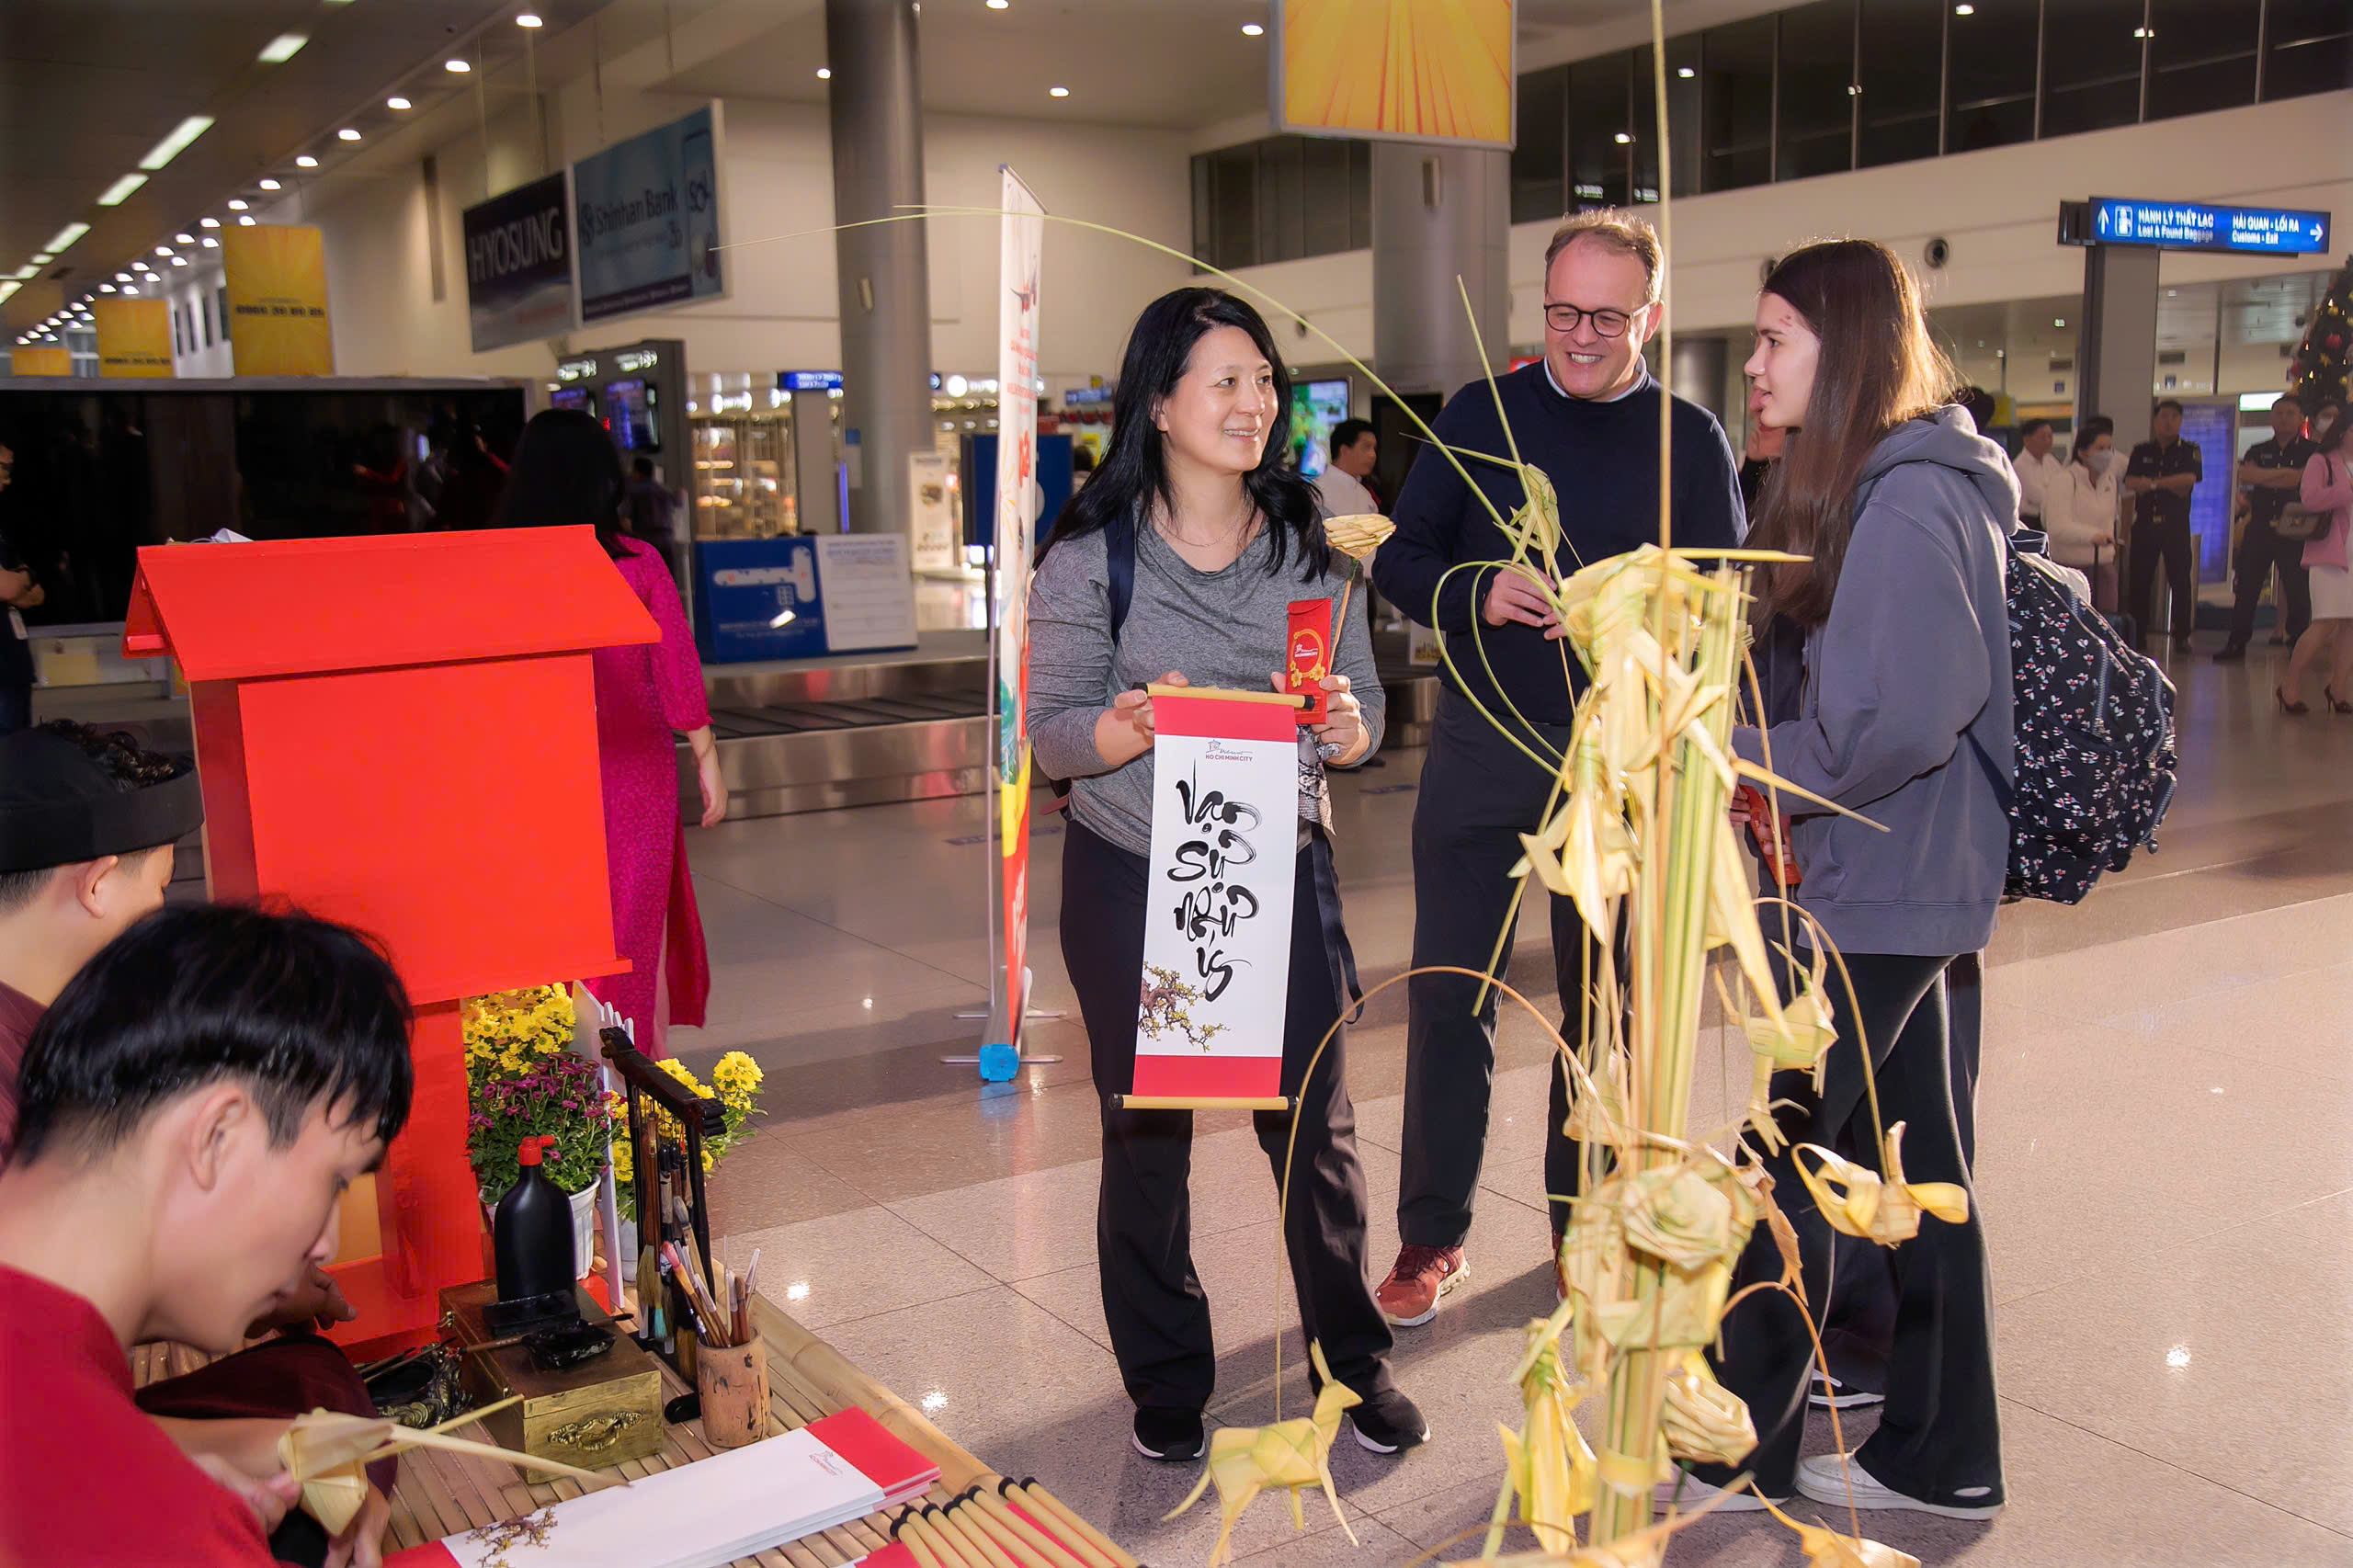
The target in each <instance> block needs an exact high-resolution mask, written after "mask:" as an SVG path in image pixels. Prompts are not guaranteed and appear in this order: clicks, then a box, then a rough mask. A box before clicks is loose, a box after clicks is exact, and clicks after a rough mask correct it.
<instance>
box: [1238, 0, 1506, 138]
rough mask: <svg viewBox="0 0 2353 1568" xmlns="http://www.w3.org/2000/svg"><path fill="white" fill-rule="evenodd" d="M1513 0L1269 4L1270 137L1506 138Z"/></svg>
mask: <svg viewBox="0 0 2353 1568" xmlns="http://www.w3.org/2000/svg"><path fill="white" fill-rule="evenodd" d="M1512 9H1513V0H1279V4H1278V5H1277V6H1276V8H1275V26H1276V31H1277V34H1278V37H1277V47H1278V50H1279V53H1278V54H1277V56H1276V59H1277V62H1278V67H1279V74H1278V76H1277V79H1276V84H1275V113H1276V117H1277V119H1278V121H1279V123H1278V124H1277V126H1276V129H1277V130H1279V131H1301V132H1304V133H1305V134H1307V135H1310V136H1317V135H1323V136H1333V135H1358V136H1381V137H1396V138H1399V139H1402V140H1404V141H1410V142H1476V143H1484V144H1486V145H1488V146H1495V147H1508V146H1510V145H1511V142H1512V71H1513V53H1512V41H1513V33H1512V26H1513V17H1512Z"/></svg>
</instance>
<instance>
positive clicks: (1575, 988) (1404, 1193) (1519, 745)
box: [1372, 210, 1742, 1325]
mask: <svg viewBox="0 0 2353 1568" xmlns="http://www.w3.org/2000/svg"><path fill="white" fill-rule="evenodd" d="M1664 274H1665V256H1664V255H1663V254H1662V252H1661V250H1660V247H1659V241H1658V233H1657V231H1656V230H1654V229H1653V228H1652V227H1651V225H1650V224H1649V222H1647V221H1645V220H1643V219H1642V218H1640V217H1637V216H1635V215H1634V214H1632V213H1630V212H1621V211H1616V210H1602V211H1594V212H1581V213H1579V214H1577V215H1576V216H1574V217H1573V218H1570V219H1568V220H1566V221H1565V222H1563V223H1562V224H1561V225H1560V227H1559V228H1558V229H1556V230H1554V231H1553V234H1552V244H1551V246H1550V248H1549V250H1548V252H1547V254H1546V256H1545V263H1544V354H1543V357H1542V358H1540V359H1539V360H1537V361H1536V362H1535V363H1534V364H1532V365H1525V366H1522V367H1521V368H1520V369H1517V370H1514V371H1512V372H1511V373H1510V374H1508V375H1502V376H1498V377H1496V378H1495V388H1494V390H1490V389H1489V387H1488V384H1487V382H1486V381H1474V382H1472V384H1470V385H1469V386H1467V387H1464V388H1463V389H1462V390H1461V392H1457V393H1456V394H1455V395H1454V397H1453V398H1452V399H1451V400H1450V401H1449V403H1447V405H1446V407H1445V408H1444V409H1443V410H1441V411H1440V413H1439V414H1438V419H1437V421H1436V422H1435V426H1434V428H1435V429H1436V431H1437V434H1438V438H1439V439H1440V440H1442V441H1444V442H1446V443H1447V444H1448V445H1449V446H1451V447H1455V448H1459V449H1469V450H1472V451H1477V452H1483V453H1486V454H1489V455H1490V456H1492V457H1494V458H1496V459H1500V460H1504V461H1506V462H1508V461H1509V460H1510V459H1511V457H1512V455H1513V454H1514V452H1515V449H1516V451H1517V454H1518V457H1519V459H1520V460H1523V461H1525V462H1527V463H1528V464H1529V465H1530V466H1531V467H1533V468H1535V469H1537V470H1539V471H1540V472H1542V473H1543V474H1544V475H1545V476H1546V477H1548V478H1549V479H1550V480H1551V481H1552V487H1553V489H1554V490H1555V491H1556V492H1557V493H1558V494H1559V497H1560V519H1561V535H1562V537H1561V544H1560V547H1559V549H1558V550H1557V551H1555V552H1554V555H1553V559H1552V560H1551V561H1549V562H1542V563H1541V569H1542V570H1544V571H1545V572H1547V573H1549V574H1552V575H1554V576H1566V575H1567V574H1570V573H1573V572H1574V571H1576V570H1577V569H1578V568H1579V567H1582V566H1587V565H1590V564H1592V563H1594V562H1598V561H1603V560H1607V559H1608V557H1610V556H1613V555H1620V554H1623V553H1624V552H1626V551H1630V550H1633V549H1636V548H1637V547H1639V546H1642V545H1644V544H1656V543H1657V542H1658V536H1659V400H1660V399H1662V398H1665V397H1667V396H1668V395H1669V394H1668V392H1666V390H1665V388H1663V387H1661V386H1660V385H1659V383H1658V382H1657V381H1655V380H1654V379H1653V378H1652V376H1651V374H1650V372H1649V371H1648V370H1647V369H1645V368H1644V367H1643V344H1645V343H1647V342H1648V341H1649V340H1650V338H1651V336H1652V335H1653V334H1654V333H1656V332H1657V331H1658V328H1659V323H1660V320H1661V316H1662V312H1663V310H1664V306H1663V305H1662V303H1661V299H1660V294H1661V283H1662V280H1663V278H1664ZM1499 402H1500V404H1501V407H1500V409H1498V406H1497V405H1498V403H1499ZM1668 412H1669V415H1670V416H1671V418H1672V420H1673V422H1674V423H1673V454H1674V471H1673V472H1672V474H1671V475H1670V476H1669V494H1668V497H1667V499H1668V503H1669V507H1670V510H1671V512H1672V516H1673V519H1674V542H1675V544H1676V545H1677V546H1678V547H1680V548H1684V549H1689V550H1696V551H1709V550H1723V549H1727V548H1729V547H1731V546H1733V545H1734V544H1736V543H1738V542H1739V539H1740V529H1741V517H1742V511H1741V501H1740V481H1739V470H1738V466H1737V465H1736V464H1735V462H1734V461H1733V452H1732V444H1731V443H1730V442H1729V441H1727V440H1726V439H1725V438H1724V432H1723V426H1721V425H1719V424H1717V423H1716V416H1715V415H1712V414H1711V413H1709V412H1708V411H1707V410H1706V409H1704V408H1701V407H1700V406H1699V404H1697V403H1692V402H1690V401H1688V399H1684V398H1679V397H1678V398H1675V399H1674V400H1673V401H1672V403H1670V404H1669V408H1668ZM1506 419H1507V420H1508V423H1509V431H1508V437H1509V438H1508V439H1507V438H1506V428H1505V422H1506ZM1465 470H1467V471H1468V473H1467V475H1466V473H1465V472H1463V471H1465ZM1473 483H1475V484H1476V485H1477V486H1478V493H1477V494H1473V492H1472V488H1471V487H1472V484H1473ZM1527 500H1528V496H1527V494H1525V492H1524V491H1523V489H1522V486H1521V484H1520V482H1519V480H1518V477H1517V476H1516V475H1515V474H1514V473H1513V472H1512V471H1511V470H1510V469H1509V468H1507V467H1500V466H1497V464H1495V463H1493V462H1483V461H1480V460H1476V459H1469V460H1462V461H1461V464H1460V466H1459V467H1458V465H1457V463H1456V462H1455V461H1452V460H1449V459H1448V457H1447V456H1446V454H1444V453H1442V452H1439V451H1438V450H1436V449H1425V450H1423V451H1422V452H1421V454H1420V455H1419V456H1418V457H1417V458H1415V460H1414V466H1413V469H1412V471H1411V472H1408V473H1407V474H1406V476H1405V483H1404V488H1403V490H1402V491H1401V492H1400V493H1399V494H1398V497H1397V505H1396V506H1395V508H1394V509H1393V511H1392V514H1391V516H1392V517H1393V518H1394V519H1395V521H1396V525H1397V531H1396V533H1395V534H1394V535H1393V536H1392V538H1391V539H1390V540H1388V542H1387V543H1385V544H1383V545H1382V546H1381V551H1380V552H1379V553H1378V554H1377V555H1375V556H1374V557H1373V560H1372V580H1373V585H1375V586H1376V587H1378V588H1379V589H1380V590H1381V597H1382V598H1384V599H1386V600H1388V601H1389V602H1390V603H1391V604H1393V605H1395V606H1396V607H1397V608H1399V609H1401V610H1403V611H1404V612H1405V614H1407V615H1409V616H1411V617H1413V618H1414V619H1415V620H1417V621H1420V622H1421V623H1422V624H1424V625H1426V626H1430V627H1435V628H1436V629H1437V630H1438V631H1439V632H1440V633H1441V634H1443V636H1444V637H1445V640H1446V642H1445V646H1446V648H1447V651H1448V653H1449V660H1450V667H1449V668H1448V669H1447V671H1446V673H1445V677H1444V678H1445V685H1444V689H1443V691H1442V693H1441V695H1440V696H1439V698H1438V715H1437V720H1436V722H1435V723H1434V724H1433V726H1432V729H1431V733H1430V743H1429V755H1428V758H1427V761H1425V762H1424V764H1423V765H1422V778H1421V790H1420V793H1419V795H1418V796H1417V797H1416V804H1415V808H1414V967H1415V969H1417V970H1425V969H1429V968H1433V967H1449V968H1454V969H1461V970H1470V971H1474V972H1475V971H1482V970H1485V969H1486V968H1488V966H1489V965H1490V964H1493V963H1495V954H1496V938H1497V937H1499V936H1500V935H1501V934H1502V932H1503V930H1504V922H1505V920H1506V915H1507V913H1508V912H1509V911H1510V910H1511V909H1512V908H1513V907H1514V904H1513V897H1514V884H1513V881H1512V878H1511V868H1512V865H1513V863H1514V862H1515V861H1517V860H1518V859H1519V858H1520V856H1521V854H1522V848H1521V846H1520V842H1519V835H1521V834H1523V833H1533V832H1535V831H1536V829H1537V827H1538V825H1539V824H1540V821H1541V819H1542V817H1543V815H1544V809H1545V802H1546V801H1547V800H1549V799H1550V798H1551V796H1552V789H1553V784H1554V773H1553V769H1552V767H1550V766H1547V765H1541V764H1539V763H1538V762H1536V761H1533V760H1531V758H1532V757H1548V758H1550V757H1558V756H1560V755H1561V753H1562V749H1563V746H1564V745H1565V744H1566V742H1567V738H1568V734H1569V724H1570V722H1571V720H1572V719H1573V718H1574V714H1575V709H1576V701H1577V698H1578V697H1579V695H1580V694H1582V692H1583V691H1584V689H1585V685H1586V680H1585V673H1584V669H1583V666H1581V665H1578V663H1577V662H1576V660H1575V659H1574V658H1572V657H1568V656H1567V651H1566V650H1565V649H1563V647H1562V646H1561V645H1560V639H1561V638H1562V637H1563V635H1564V634H1565V633H1564V631H1563V627H1562V626H1561V624H1560V622H1559V620H1558V619H1556V618H1555V617H1554V616H1553V614H1552V601H1551V600H1550V599H1549V598H1548V597H1546V592H1545V589H1544V587H1543V585H1540V583H1538V582H1537V581H1536V580H1534V578H1533V577H1531V576H1528V575H1523V574H1520V573H1518V572H1514V571H1506V570H1501V569H1497V568H1487V569H1484V570H1468V569H1466V570H1460V571H1458V570H1456V568H1457V567H1465V568H1467V567H1469V566H1470V565H1471V564H1472V563H1474V562H1495V561H1505V560H1508V559H1509V558H1510V556H1511V554H1512V549H1511V546H1510V544H1509V543H1508V542H1507V541H1506V539H1505V536H1504V532H1503V530H1502V529H1501V528H1498V527H1497V526H1496V524H1495V517H1510V516H1511V515H1512V514H1513V513H1514V512H1515V511H1517V510H1518V509H1519V508H1520V507H1521V506H1524V505H1525V504H1526V503H1527ZM1490 507H1492V508H1493V511H1492V512H1491V511H1490V509H1489V508H1490ZM1482 710H1484V711H1482ZM1499 725H1507V726H1509V727H1510V728H1511V730H1512V731H1513V732H1514V733H1509V734H1506V733H1503V732H1502V731H1501V730H1500V729H1499V728H1498V726H1499ZM1551 903H1552V908H1551V911H1550V913H1551V916H1552V966H1553V977H1554V980H1555V982H1556V983H1557V984H1558V986H1559V989H1560V997H1561V1002H1562V1006H1563V1011H1564V1013H1565V1015H1566V1016H1565V1017H1563V1034H1564V1035H1565V1036H1567V1037H1568V1038H1570V1039H1571V1040H1574V1039H1575V1038H1576V1037H1577V1036H1578V1035H1579V1034H1580V1033H1581V1032H1582V1030H1583V1019H1584V1017H1585V1015H1586V1008H1585V1006H1584V1005H1583V1002H1582V1000H1581V998H1583V997H1584V995H1585V994H1586V980H1585V976H1586V973H1587V972H1588V969H1587V963H1586V953H1587V949H1586V931H1585V925H1584V922H1583V921H1581V920H1580V919H1579V918H1578V916H1577V914H1576V909H1575V905H1574V903H1571V901H1570V900H1568V899H1566V898H1554V899H1552V901H1551ZM1509 951H1510V949H1509V947H1508V945H1506V948H1505V962H1506V965H1507V964H1508V962H1509ZM1482 989H1483V988H1482V986H1481V985H1480V983H1479V982H1477V981H1475V980H1470V979H1465V978H1464V977H1462V976H1461V975H1459V974H1417V975H1415V977H1414V979H1413V980H1412V981H1411V982H1409V983H1408V990H1407V995H1406V1012H1407V1023H1406V1026H1405V1128H1404V1149H1403V1161H1404V1169H1403V1172H1402V1176H1401V1179H1400V1183H1399V1186H1398V1191H1397V1233H1398V1239H1399V1241H1400V1243H1401V1245H1400V1246H1399V1247H1398V1250H1397V1260H1396V1262H1395V1263H1394V1264H1393V1265H1392V1267H1391V1268H1390V1270H1389V1277H1388V1278H1387V1279H1386V1280H1384V1281H1383V1282H1382V1284H1381V1310H1382V1311H1383V1312H1387V1313H1388V1314H1389V1318H1390V1321H1391V1322H1392V1323H1395V1324H1401V1325H1411V1324H1424V1323H1427V1322H1429V1321H1430V1319H1431V1318H1432V1317H1433V1316H1434V1315H1435V1314H1436V1313H1437V1312H1438V1303H1439V1301H1441V1300H1442V1299H1444V1298H1445V1297H1446V1296H1447V1295H1449V1294H1450V1293H1452V1292H1453V1291H1454V1290H1457V1289H1459V1288H1460V1287H1461V1284H1462V1282H1463V1281H1464V1280H1465V1279H1466V1278H1468V1275H1469V1264H1468V1259H1467V1258H1466V1256H1465V1254H1464V1250H1463V1247H1464V1243H1465V1242H1466V1241H1467V1240H1468V1238H1469V1236H1470V1233H1471V1218H1472V1213H1471V1210H1472V1199H1473V1196H1474V1195H1475V1194H1476V1192H1477V1191H1478V1186H1479V1171H1480V1167H1481V1165H1482V1163H1483V1160H1484V1158H1485V1154H1486V1141H1487V1118H1488V1103H1489V1097H1490V1092H1491V1089H1492V1086H1493V1079H1494V1076H1495V1018H1496V1008H1497V1006H1498V1003H1497V998H1496V994H1495V991H1494V990H1493V989H1492V988H1486V994H1485V995H1484V996H1483V997H1482V996H1481V995H1480V993H1481V991H1482ZM1567 1114H1568V1089H1567V1078H1566V1075H1565V1074H1564V1072H1563V1068H1562V1065H1561V1062H1559V1060H1558V1059H1557V1058H1556V1059H1555V1060H1554V1062H1553V1063H1552V1090H1551V1103H1550V1105H1549V1107H1548V1108H1547V1109H1546V1112H1545V1126H1546V1142H1545V1155H1544V1183H1545V1185H1544V1189H1543V1190H1544V1191H1545V1192H1546V1193H1548V1194H1552V1195H1556V1196H1565V1195H1568V1194H1571V1193H1574V1191H1575V1190H1576V1184H1577V1179H1578V1175H1577V1165H1578V1162H1577V1153H1576V1149H1577V1146H1576V1144H1575V1143H1574V1142H1572V1141H1571V1140H1570V1139H1569V1138H1568V1136H1567V1135H1566V1134H1565V1133H1564V1132H1563V1131H1562V1122H1563V1119H1565V1118H1566V1117H1567ZM1567 1219H1568V1210H1567V1206H1566V1205H1565V1204H1564V1203H1563V1204H1554V1205H1553V1206H1552V1234H1553V1240H1554V1243H1555V1244H1554V1246H1553V1249H1552V1252H1553V1256H1554V1257H1555V1258H1557V1257H1558V1256H1559V1252H1560V1248H1559V1245H1558V1243H1559V1240H1560V1237H1561V1233H1562V1232H1563V1229H1564V1228H1565V1226H1566V1224H1567Z"/></svg>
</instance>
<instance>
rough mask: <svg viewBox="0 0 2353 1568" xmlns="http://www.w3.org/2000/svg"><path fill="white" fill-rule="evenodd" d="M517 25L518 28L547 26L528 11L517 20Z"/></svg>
mask: <svg viewBox="0 0 2353 1568" xmlns="http://www.w3.org/2000/svg"><path fill="white" fill-rule="evenodd" d="M515 25H516V26H517V27H518V28H539V27H545V26H546V25H547V24H546V23H544V22H542V21H540V18H539V17H537V16H536V15H534V14H533V13H531V12H529V11H526V12H524V13H523V14H522V15H521V16H519V17H516V18H515Z"/></svg>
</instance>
